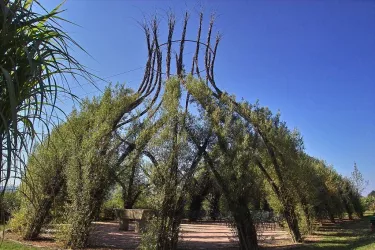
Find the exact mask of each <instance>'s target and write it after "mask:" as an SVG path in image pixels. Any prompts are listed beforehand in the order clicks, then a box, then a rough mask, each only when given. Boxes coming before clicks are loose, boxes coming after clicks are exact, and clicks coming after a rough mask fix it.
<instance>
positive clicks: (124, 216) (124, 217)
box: [115, 209, 154, 233]
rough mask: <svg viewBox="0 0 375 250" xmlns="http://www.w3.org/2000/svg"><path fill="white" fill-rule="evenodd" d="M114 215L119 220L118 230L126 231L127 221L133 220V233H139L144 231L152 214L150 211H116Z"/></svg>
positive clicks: (127, 227) (127, 228)
mask: <svg viewBox="0 0 375 250" xmlns="http://www.w3.org/2000/svg"><path fill="white" fill-rule="evenodd" d="M115 214H116V217H117V218H118V219H119V230H121V231H128V230H129V221H130V220H134V221H135V232H136V233H140V232H142V231H143V230H144V229H145V227H146V225H147V221H148V220H150V218H151V217H152V215H153V214H154V212H153V210H151V209H116V210H115Z"/></svg>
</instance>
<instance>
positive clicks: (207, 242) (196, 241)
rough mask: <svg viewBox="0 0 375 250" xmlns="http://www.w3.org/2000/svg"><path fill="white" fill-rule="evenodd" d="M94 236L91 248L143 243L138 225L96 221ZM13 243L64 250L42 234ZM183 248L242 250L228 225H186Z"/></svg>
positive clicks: (264, 239)
mask: <svg viewBox="0 0 375 250" xmlns="http://www.w3.org/2000/svg"><path fill="white" fill-rule="evenodd" d="M93 226H94V228H93V231H92V233H91V235H90V239H89V245H90V247H89V248H88V249H90V250H91V249H95V250H108V249H129V250H130V249H136V248H137V246H138V245H139V242H140V235H139V234H137V233H135V232H134V225H133V224H130V228H129V231H119V230H118V223H117V222H95V223H94V225H93ZM6 238H8V239H10V240H15V241H20V242H21V243H23V244H25V245H33V246H38V247H46V248H49V249H62V246H61V243H59V242H56V241H55V240H53V237H52V235H50V234H46V233H44V234H41V237H40V238H39V239H38V240H36V241H32V242H30V241H28V242H26V241H22V239H20V238H19V237H18V236H16V235H13V234H11V233H7V234H6ZM258 238H259V243H260V244H261V245H263V246H275V245H277V246H286V245H290V244H291V241H290V237H289V235H288V234H287V232H285V231H284V230H282V229H280V228H276V229H274V230H270V229H266V230H264V231H263V232H262V233H261V234H260V235H259V237H258ZM179 248H180V249H212V250H213V249H238V243H237V237H235V236H234V234H233V232H232V230H231V229H230V228H229V227H228V226H227V225H226V224H224V223H201V224H199V223H194V224H182V225H181V235H180V240H179Z"/></svg>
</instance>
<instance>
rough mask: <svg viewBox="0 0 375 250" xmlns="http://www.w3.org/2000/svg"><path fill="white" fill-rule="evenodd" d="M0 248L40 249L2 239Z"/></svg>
mask: <svg viewBox="0 0 375 250" xmlns="http://www.w3.org/2000/svg"><path fill="white" fill-rule="evenodd" d="M0 249H2V250H3V249H4V250H37V249H38V250H40V248H36V247H29V246H25V245H22V244H19V243H16V242H12V241H7V240H5V241H3V242H2V243H0Z"/></svg>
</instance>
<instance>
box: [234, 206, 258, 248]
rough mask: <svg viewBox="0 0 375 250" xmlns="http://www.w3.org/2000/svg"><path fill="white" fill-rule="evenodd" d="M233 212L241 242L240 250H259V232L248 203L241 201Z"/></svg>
mask: <svg viewBox="0 0 375 250" xmlns="http://www.w3.org/2000/svg"><path fill="white" fill-rule="evenodd" d="M233 212H234V220H235V223H236V228H237V233H238V238H239V241H240V249H241V250H258V249H259V248H258V239H257V232H256V229H255V226H254V223H253V219H252V217H251V213H250V211H249V208H248V207H247V204H246V202H245V201H244V200H242V199H239V201H238V205H237V207H236V208H235V209H234V211H233Z"/></svg>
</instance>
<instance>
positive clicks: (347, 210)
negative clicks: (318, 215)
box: [344, 199, 353, 220]
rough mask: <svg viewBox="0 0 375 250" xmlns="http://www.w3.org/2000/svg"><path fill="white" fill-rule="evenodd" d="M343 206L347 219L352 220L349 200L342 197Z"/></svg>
mask: <svg viewBox="0 0 375 250" xmlns="http://www.w3.org/2000/svg"><path fill="white" fill-rule="evenodd" d="M344 207H345V210H346V212H347V213H348V217H349V220H353V211H352V209H351V207H350V204H349V202H348V201H347V200H346V199H344Z"/></svg>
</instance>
